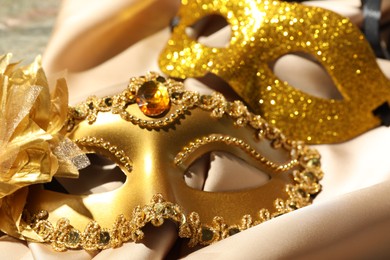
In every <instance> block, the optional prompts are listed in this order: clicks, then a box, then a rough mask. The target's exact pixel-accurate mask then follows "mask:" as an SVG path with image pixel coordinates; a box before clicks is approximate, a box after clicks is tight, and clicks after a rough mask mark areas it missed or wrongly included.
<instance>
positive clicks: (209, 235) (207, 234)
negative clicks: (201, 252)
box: [202, 227, 214, 242]
mask: <svg viewBox="0 0 390 260" xmlns="http://www.w3.org/2000/svg"><path fill="white" fill-rule="evenodd" d="M213 237H214V232H213V231H212V230H210V229H208V228H205V227H203V228H202V240H203V241H206V242H207V241H210V240H212V239H213Z"/></svg>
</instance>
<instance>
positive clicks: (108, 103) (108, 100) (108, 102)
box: [104, 98, 112, 107]
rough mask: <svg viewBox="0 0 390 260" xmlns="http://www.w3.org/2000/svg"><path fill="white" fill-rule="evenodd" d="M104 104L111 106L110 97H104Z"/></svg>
mask: <svg viewBox="0 0 390 260" xmlns="http://www.w3.org/2000/svg"><path fill="white" fill-rule="evenodd" d="M104 104H106V106H108V107H110V106H112V98H106V99H104Z"/></svg>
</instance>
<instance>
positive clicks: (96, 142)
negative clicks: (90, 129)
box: [74, 136, 133, 171]
mask: <svg viewBox="0 0 390 260" xmlns="http://www.w3.org/2000/svg"><path fill="white" fill-rule="evenodd" d="M74 142H75V143H76V144H78V145H81V146H84V147H97V148H102V149H104V150H106V151H108V152H110V153H111V154H112V155H113V156H115V157H116V158H117V159H118V160H119V161H120V162H121V163H122V164H123V166H124V167H125V168H126V169H127V170H128V171H131V170H132V169H133V162H132V161H131V160H130V158H129V157H128V156H127V155H126V153H125V152H124V151H123V150H120V149H119V148H118V147H116V146H115V145H111V143H110V142H106V141H104V139H103V138H99V139H98V138H96V137H90V136H87V137H83V138H81V139H76V140H74Z"/></svg>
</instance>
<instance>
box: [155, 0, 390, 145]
mask: <svg viewBox="0 0 390 260" xmlns="http://www.w3.org/2000/svg"><path fill="white" fill-rule="evenodd" d="M209 15H220V16H222V17H224V18H225V19H226V21H227V22H228V24H229V25H230V27H231V38H230V42H229V46H228V47H225V48H215V47H208V46H205V45H203V44H201V43H199V42H198V41H197V40H195V39H193V38H192V37H190V36H188V35H187V33H186V28H188V27H190V26H192V25H194V24H196V23H197V22H198V21H199V20H201V19H202V18H205V17H207V16H209ZM177 20H179V22H178V23H177V25H176V26H175V27H174V29H173V33H172V36H171V39H170V40H169V41H168V44H167V46H166V48H165V49H164V50H163V52H162V54H161V56H160V60H159V64H160V67H161V69H162V71H164V73H167V74H168V75H170V76H172V77H176V78H187V77H202V76H204V75H205V74H207V73H212V74H215V75H217V76H218V77H220V78H222V79H224V80H225V81H226V82H227V83H228V84H230V86H231V87H232V88H233V90H234V91H235V92H236V93H237V94H238V95H239V96H241V98H242V99H243V100H244V101H245V102H247V104H249V105H250V107H251V108H252V109H253V110H254V111H255V112H256V113H258V114H260V115H262V116H264V118H265V119H266V120H268V121H269V122H271V123H273V124H275V125H276V126H277V127H278V128H280V129H281V130H282V131H283V132H284V133H285V134H286V135H287V136H289V137H291V138H293V139H299V140H305V141H307V142H309V143H334V142H342V141H346V140H348V139H351V138H353V137H355V136H357V135H359V134H361V133H363V132H365V131H368V130H369V129H371V128H374V127H376V126H378V125H380V124H381V119H380V116H381V113H382V112H381V111H385V113H387V112H389V111H387V112H386V110H389V107H388V106H389V104H388V102H389V101H390V82H389V80H388V79H387V78H386V77H385V76H384V75H383V74H382V72H381V71H380V69H379V67H378V65H377V63H376V60H375V56H374V54H373V52H372V50H371V49H370V46H369V44H368V42H367V41H366V40H365V39H364V36H363V35H362V34H361V32H360V31H359V29H358V28H357V27H355V26H354V25H353V24H352V23H351V22H350V21H349V20H348V19H346V18H344V17H342V16H340V15H338V14H336V13H333V12H331V11H327V10H324V9H321V8H316V7H309V6H303V5H300V4H290V3H286V2H278V1H261V0H257V1H249V0H246V1H237V0H229V1H228V0H223V1H213V0H183V1H182V6H181V8H180V9H179V12H178V17H177ZM291 53H293V54H294V53H295V54H297V53H299V54H303V56H310V57H312V58H314V60H316V61H317V62H318V63H320V64H321V65H322V67H323V68H324V69H325V70H326V72H327V73H328V75H329V76H330V77H331V79H332V80H333V83H334V85H335V86H336V87H337V89H338V90H339V92H340V93H341V95H342V99H341V100H337V99H325V98H319V97H315V96H313V95H310V94H307V93H305V92H303V91H301V90H298V89H296V88H294V87H293V86H291V85H289V84H288V83H287V82H284V81H282V80H280V79H279V78H278V77H277V76H276V75H275V74H274V73H273V71H272V69H271V68H270V65H269V64H272V63H273V62H275V61H276V60H277V59H279V58H281V57H282V56H283V55H286V54H291ZM291 66H296V65H295V64H291ZM378 116H379V117H378Z"/></svg>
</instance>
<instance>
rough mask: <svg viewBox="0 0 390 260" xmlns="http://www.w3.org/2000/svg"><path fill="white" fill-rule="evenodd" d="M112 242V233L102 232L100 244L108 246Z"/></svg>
mask: <svg viewBox="0 0 390 260" xmlns="http://www.w3.org/2000/svg"><path fill="white" fill-rule="evenodd" d="M109 242H110V233H108V232H107V231H103V232H100V237H99V244H101V245H107V244H108V243H109Z"/></svg>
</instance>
